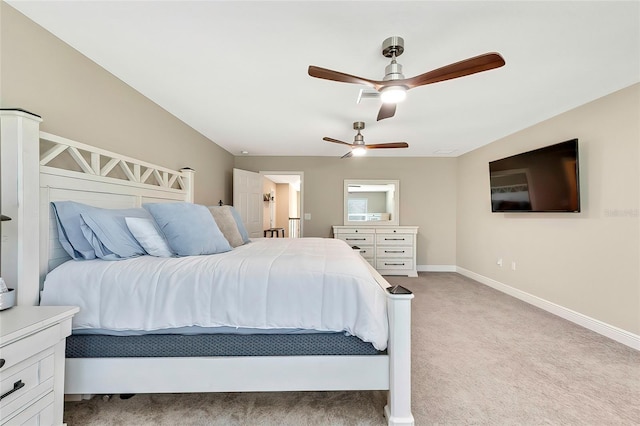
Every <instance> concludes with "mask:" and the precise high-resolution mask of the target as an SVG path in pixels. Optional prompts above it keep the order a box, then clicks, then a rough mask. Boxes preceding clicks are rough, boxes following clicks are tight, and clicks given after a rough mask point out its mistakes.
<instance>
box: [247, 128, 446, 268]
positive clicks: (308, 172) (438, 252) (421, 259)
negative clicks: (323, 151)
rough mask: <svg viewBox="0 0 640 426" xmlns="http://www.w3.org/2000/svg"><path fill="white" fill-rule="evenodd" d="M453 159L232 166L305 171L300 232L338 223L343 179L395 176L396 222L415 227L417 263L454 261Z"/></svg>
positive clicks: (258, 160)
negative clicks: (308, 216) (397, 196)
mask: <svg viewBox="0 0 640 426" xmlns="http://www.w3.org/2000/svg"><path fill="white" fill-rule="evenodd" d="M314 143H316V142H314ZM317 143H322V141H320V142H317ZM415 143H418V142H415ZM456 162H457V160H456V159H455V158H425V157H421V158H408V157H388V158H374V157H359V158H350V159H340V158H337V157H336V158H333V157H236V161H235V167H237V168H240V169H245V170H250V171H254V172H259V171H261V170H268V171H302V172H304V182H303V185H304V190H303V194H304V195H303V196H304V200H303V202H302V204H303V209H304V212H302V213H301V214H303V213H310V214H311V220H303V221H302V222H303V224H302V226H303V232H304V236H305V237H331V236H332V235H331V226H332V225H341V224H342V220H343V196H342V190H343V181H344V179H398V180H400V225H417V226H419V227H420V229H419V231H418V256H417V263H418V265H422V266H426V265H450V266H453V265H455V260H456V259H455V252H456V247H455V244H456V238H455V235H456V180H457V178H456Z"/></svg>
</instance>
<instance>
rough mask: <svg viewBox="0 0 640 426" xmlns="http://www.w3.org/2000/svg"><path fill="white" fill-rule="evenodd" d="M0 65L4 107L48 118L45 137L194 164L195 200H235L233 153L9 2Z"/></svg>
mask: <svg viewBox="0 0 640 426" xmlns="http://www.w3.org/2000/svg"><path fill="white" fill-rule="evenodd" d="M0 64H2V68H1V69H0V72H1V73H0V89H1V91H0V95H1V96H0V107H2V108H22V109H26V110H28V111H30V112H33V113H35V114H38V115H40V116H42V118H43V119H44V122H43V123H42V125H41V130H44V131H46V132H50V133H53V134H57V135H60V136H64V137H67V138H70V139H74V140H77V141H79V142H83V143H87V144H89V145H93V146H97V147H100V148H103V149H107V150H110V151H115V152H117V153H120V154H123V155H127V156H129V157H133V158H139V159H144V160H145V161H148V162H151V163H155V164H159V165H162V166H165V167H168V168H171V169H179V168H182V167H187V166H188V167H191V168H193V169H195V170H196V193H195V199H196V202H198V203H201V204H215V203H217V202H218V200H223V201H224V202H226V203H231V201H232V168H233V156H232V155H231V154H230V153H229V152H227V151H225V150H224V149H222V148H220V147H219V146H218V145H216V144H214V143H212V142H211V141H210V140H209V139H207V138H205V137H204V136H203V135H201V134H200V133H198V132H196V131H195V130H193V129H192V128H190V127H188V126H187V125H185V124H184V123H183V122H181V121H180V120H178V119H177V118H176V117H174V116H173V115H171V114H169V113H168V112H167V111H165V110H163V109H162V108H160V107H159V106H158V105H156V104H155V103H153V102H152V101H150V100H149V99H147V98H145V97H144V96H142V95H141V94H140V93H138V92H136V91H135V90H134V89H132V88H131V87H130V86H128V85H126V84H125V83H123V82H122V81H121V80H119V79H117V78H116V77H115V76H113V75H112V74H110V73H108V72H106V71H105V70H104V69H103V68H101V67H100V66H98V65H97V64H95V63H94V62H92V61H91V60H89V59H88V58H86V57H85V56H83V55H82V54H80V53H79V52H78V51H76V50H74V49H72V48H71V47H69V46H68V45H67V44H65V43H64V42H62V41H61V40H60V39H58V38H56V37H54V36H53V35H52V34H51V33H49V32H47V31H46V30H44V29H43V28H42V27H40V26H38V25H36V24H35V23H34V22H33V21H31V20H29V19H28V18H26V17H25V16H24V15H22V14H21V13H19V12H18V11H16V10H15V9H13V8H12V7H11V6H9V5H7V4H6V3H4V2H0ZM176 95H179V94H178V93H176Z"/></svg>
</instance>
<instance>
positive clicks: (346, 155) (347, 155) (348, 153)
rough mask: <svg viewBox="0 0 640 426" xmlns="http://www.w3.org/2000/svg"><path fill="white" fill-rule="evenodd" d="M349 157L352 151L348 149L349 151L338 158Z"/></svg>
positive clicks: (351, 155)
mask: <svg viewBox="0 0 640 426" xmlns="http://www.w3.org/2000/svg"><path fill="white" fill-rule="evenodd" d="M349 157H353V152H351V151H349V152H347V153H346V154H345V155H343V156H342V157H340V158H349Z"/></svg>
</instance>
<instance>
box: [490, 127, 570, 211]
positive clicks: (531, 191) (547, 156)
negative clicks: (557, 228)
mask: <svg viewBox="0 0 640 426" xmlns="http://www.w3.org/2000/svg"><path fill="white" fill-rule="evenodd" d="M578 170H579V167H578V139H572V140H568V141H566V142H561V143H558V144H555V145H550V146H546V147H544V148H539V149H535V150H533V151H528V152H523V153H522V154H517V155H513V156H511V157H506V158H502V159H500V160H495V161H491V162H490V163H489V176H490V182H491V211H492V212H579V211H580V179H579V174H578Z"/></svg>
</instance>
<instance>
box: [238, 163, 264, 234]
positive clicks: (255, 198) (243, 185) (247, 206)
mask: <svg viewBox="0 0 640 426" xmlns="http://www.w3.org/2000/svg"><path fill="white" fill-rule="evenodd" d="M233 206H234V207H235V208H236V210H237V211H238V212H239V213H240V217H241V218H242V222H244V225H245V226H246V228H247V232H248V233H249V238H260V237H262V236H263V234H262V231H263V230H262V208H263V206H262V175H261V174H260V173H254V172H249V171H247V170H242V169H233Z"/></svg>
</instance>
